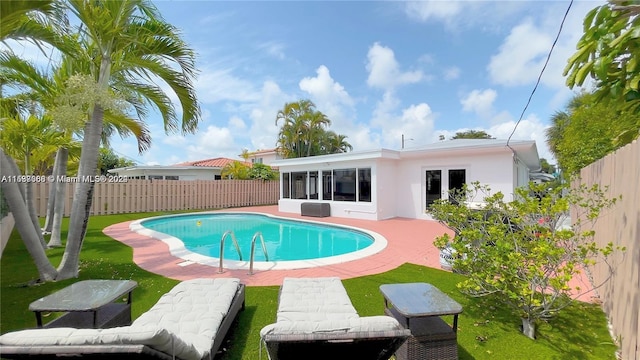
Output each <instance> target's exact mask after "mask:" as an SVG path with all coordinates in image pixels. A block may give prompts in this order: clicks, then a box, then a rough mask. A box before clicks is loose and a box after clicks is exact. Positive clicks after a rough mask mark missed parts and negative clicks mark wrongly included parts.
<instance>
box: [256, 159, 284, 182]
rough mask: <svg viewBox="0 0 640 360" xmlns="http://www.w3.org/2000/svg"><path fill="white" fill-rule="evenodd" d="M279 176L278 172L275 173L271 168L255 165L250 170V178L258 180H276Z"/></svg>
mask: <svg viewBox="0 0 640 360" xmlns="http://www.w3.org/2000/svg"><path fill="white" fill-rule="evenodd" d="M278 176H279V173H278V172H277V171H274V170H273V169H272V168H271V166H269V165H265V164H260V163H255V164H253V166H251V169H250V170H249V178H251V179H258V180H275V179H277V178H278Z"/></svg>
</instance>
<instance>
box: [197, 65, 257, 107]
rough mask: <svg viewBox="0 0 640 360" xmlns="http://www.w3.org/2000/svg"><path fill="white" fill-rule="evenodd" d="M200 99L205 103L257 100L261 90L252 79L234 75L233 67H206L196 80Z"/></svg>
mask: <svg viewBox="0 0 640 360" xmlns="http://www.w3.org/2000/svg"><path fill="white" fill-rule="evenodd" d="M196 91H197V93H198V100H199V101H201V102H202V103H205V104H212V103H216V102H219V101H237V102H255V101H258V100H259V99H260V91H258V90H256V89H255V86H254V85H253V83H252V82H251V81H248V80H244V79H241V78H239V77H237V76H235V75H233V69H232V68H227V69H221V70H213V71H211V70H208V69H204V70H203V71H202V73H201V74H200V76H198V80H197V82H196Z"/></svg>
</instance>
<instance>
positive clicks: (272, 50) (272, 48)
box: [258, 41, 286, 60]
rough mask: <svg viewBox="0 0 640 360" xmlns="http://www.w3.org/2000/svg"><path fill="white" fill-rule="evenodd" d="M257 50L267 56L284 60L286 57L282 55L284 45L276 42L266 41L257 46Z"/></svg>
mask: <svg viewBox="0 0 640 360" xmlns="http://www.w3.org/2000/svg"><path fill="white" fill-rule="evenodd" d="M258 49H260V50H263V51H265V52H266V53H267V54H268V55H270V56H272V57H274V58H276V59H279V60H284V58H285V57H286V56H285V54H284V49H285V45H284V44H283V43H280V42H276V41H268V42H265V43H262V44H259V45H258Z"/></svg>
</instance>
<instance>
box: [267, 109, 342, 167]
mask: <svg viewBox="0 0 640 360" xmlns="http://www.w3.org/2000/svg"><path fill="white" fill-rule="evenodd" d="M280 121H282V122H283V124H282V127H281V128H280V133H279V134H278V144H277V147H278V152H279V153H280V154H281V155H282V156H283V157H285V158H297V157H303V156H314V155H319V154H320V153H321V152H320V147H319V144H320V143H321V140H322V138H323V137H324V134H325V131H326V129H325V128H326V127H327V126H329V125H331V120H329V118H328V117H327V116H326V115H325V114H323V113H322V112H320V111H317V110H316V109H315V104H314V103H313V102H311V100H299V101H297V102H292V103H286V104H285V105H284V108H283V109H282V110H280V111H278V114H277V115H276V125H278V123H279V122H280Z"/></svg>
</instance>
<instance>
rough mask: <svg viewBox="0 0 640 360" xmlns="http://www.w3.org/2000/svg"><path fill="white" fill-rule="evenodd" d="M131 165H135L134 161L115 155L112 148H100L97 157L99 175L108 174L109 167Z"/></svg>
mask: <svg viewBox="0 0 640 360" xmlns="http://www.w3.org/2000/svg"><path fill="white" fill-rule="evenodd" d="M133 165H135V163H134V162H133V161H132V160H129V159H125V158H123V157H120V156H118V155H116V154H115V153H114V152H113V150H112V149H110V148H106V147H101V148H100V158H99V159H98V173H99V174H100V175H108V174H109V170H111V169H116V168H121V167H126V166H133Z"/></svg>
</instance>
